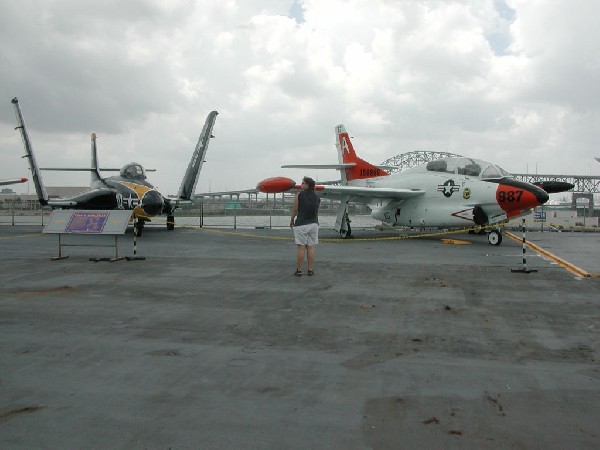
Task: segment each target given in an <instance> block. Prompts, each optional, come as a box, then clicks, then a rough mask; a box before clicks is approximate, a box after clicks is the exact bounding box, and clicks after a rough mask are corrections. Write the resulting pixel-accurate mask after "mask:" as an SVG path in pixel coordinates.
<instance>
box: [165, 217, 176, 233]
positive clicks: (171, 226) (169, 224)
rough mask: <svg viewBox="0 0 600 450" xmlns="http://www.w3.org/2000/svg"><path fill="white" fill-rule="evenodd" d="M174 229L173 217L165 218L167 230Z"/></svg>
mask: <svg viewBox="0 0 600 450" xmlns="http://www.w3.org/2000/svg"><path fill="white" fill-rule="evenodd" d="M174 229H175V216H167V230H169V231H172V230H174Z"/></svg>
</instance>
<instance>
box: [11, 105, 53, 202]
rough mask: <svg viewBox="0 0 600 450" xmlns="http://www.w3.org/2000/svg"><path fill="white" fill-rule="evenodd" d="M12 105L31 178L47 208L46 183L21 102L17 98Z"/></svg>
mask: <svg viewBox="0 0 600 450" xmlns="http://www.w3.org/2000/svg"><path fill="white" fill-rule="evenodd" d="M12 104H13V105H14V107H15V115H16V116H17V123H18V126H17V128H16V129H18V130H19V131H20V132H21V138H22V139H23V146H24V147H25V156H23V158H27V159H28V161H29V168H30V169H31V176H32V178H33V184H34V185H35V191H36V193H37V196H38V200H39V202H40V204H41V205H42V206H46V205H47V204H48V193H47V192H46V188H45V186H44V182H43V181H42V174H41V172H40V168H39V166H38V165H37V161H36V159H35V155H34V154H33V148H32V146H31V141H30V140H29V136H28V135H27V129H26V128H25V121H24V120H23V114H22V113H21V107H20V106H19V100H18V99H17V97H15V98H13V99H12Z"/></svg>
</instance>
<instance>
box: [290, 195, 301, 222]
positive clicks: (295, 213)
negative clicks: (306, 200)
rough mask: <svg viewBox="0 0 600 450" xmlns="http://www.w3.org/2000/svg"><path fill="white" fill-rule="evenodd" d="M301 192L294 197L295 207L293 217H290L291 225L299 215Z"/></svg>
mask: <svg viewBox="0 0 600 450" xmlns="http://www.w3.org/2000/svg"><path fill="white" fill-rule="evenodd" d="M299 194H300V192H298V193H297V194H296V196H295V197H294V209H293V210H292V218H291V219H290V227H293V226H294V219H295V218H296V216H297V215H298V195H299Z"/></svg>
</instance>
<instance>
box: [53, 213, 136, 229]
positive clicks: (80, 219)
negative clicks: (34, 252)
mask: <svg viewBox="0 0 600 450" xmlns="http://www.w3.org/2000/svg"><path fill="white" fill-rule="evenodd" d="M130 219H131V211H126V210H117V209H116V210H109V211H98V210H96V211H94V210H83V209H67V210H58V209H57V210H54V211H52V215H51V216H50V219H49V221H48V223H47V224H46V226H45V227H44V230H43V232H44V233H59V234H124V233H125V230H126V229H127V225H128V224H129V220H130Z"/></svg>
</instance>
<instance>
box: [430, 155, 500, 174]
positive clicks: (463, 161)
mask: <svg viewBox="0 0 600 450" xmlns="http://www.w3.org/2000/svg"><path fill="white" fill-rule="evenodd" d="M425 167H426V169H427V171H428V172H445V173H452V174H457V175H466V176H469V177H474V178H482V179H489V178H502V177H509V176H511V175H510V173H508V172H507V171H506V170H504V169H502V168H501V167H499V166H497V165H495V164H492V163H490V162H487V161H483V160H481V159H474V158H444V159H437V160H435V161H430V162H428V163H427V165H426V166H425Z"/></svg>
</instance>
